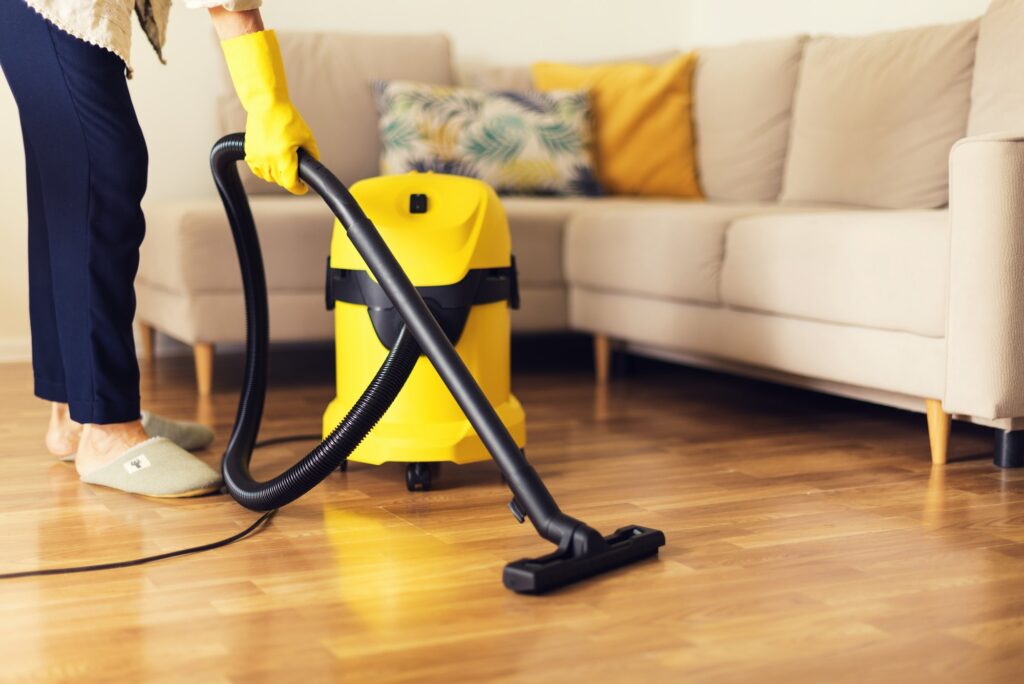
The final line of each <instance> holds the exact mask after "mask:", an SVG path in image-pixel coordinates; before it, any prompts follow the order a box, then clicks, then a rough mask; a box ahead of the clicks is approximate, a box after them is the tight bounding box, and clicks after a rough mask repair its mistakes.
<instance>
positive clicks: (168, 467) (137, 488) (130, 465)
mask: <svg viewBox="0 0 1024 684" xmlns="http://www.w3.org/2000/svg"><path fill="white" fill-rule="evenodd" d="M82 482H85V483H87V484H94V485H102V486H104V487H110V488H111V489H119V490H121V491H122V492H128V493H129V494H141V495H143V496H153V497H157V498H163V499H178V498H184V497H190V496H202V495H204V494H212V493H213V492H215V491H217V490H218V489H220V487H221V484H222V482H221V479H220V474H219V473H217V472H216V471H215V470H214V469H213V468H211V467H210V466H208V465H206V464H205V463H203V462H202V461H200V460H199V459H198V458H196V457H195V456H193V455H192V454H190V453H189V452H187V451H185V450H184V449H182V448H181V447H179V446H178V445H177V444H175V443H174V442H172V441H170V440H169V439H165V438H163V437H154V438H153V439H150V440H147V441H145V442H143V443H142V444H139V445H137V446H134V447H132V448H131V449H129V450H128V451H126V452H124V454H122V455H121V457H120V458H118V459H117V460H115V461H113V462H112V463H108V464H107V465H105V466H103V467H102V468H100V469H98V470H94V471H93V472H91V473H89V474H88V475H83V476H82Z"/></svg>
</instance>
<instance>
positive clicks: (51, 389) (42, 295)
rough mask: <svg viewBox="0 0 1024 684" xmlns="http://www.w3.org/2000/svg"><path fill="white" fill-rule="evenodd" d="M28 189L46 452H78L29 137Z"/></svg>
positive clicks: (35, 350)
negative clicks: (47, 411)
mask: <svg viewBox="0 0 1024 684" xmlns="http://www.w3.org/2000/svg"><path fill="white" fill-rule="evenodd" d="M23 142H24V148H25V186H26V190H27V196H28V261H29V276H28V277H29V322H30V324H31V328H32V371H33V376H34V378H35V394H36V396H37V397H39V398H40V399H45V400H47V401H49V402H51V405H50V423H49V426H48V427H47V430H46V448H47V449H48V450H49V451H50V453H51V454H53V455H55V456H66V455H68V454H73V453H74V452H75V451H76V450H77V449H78V441H79V438H80V437H81V433H82V425H81V424H80V423H76V422H74V421H73V420H71V412H70V410H69V408H68V404H67V401H68V396H67V390H66V389H65V385H64V362H63V360H62V359H61V354H60V344H59V340H58V333H57V312H56V310H55V308H54V304H53V283H52V279H51V275H50V274H51V269H50V243H49V237H48V234H47V230H46V215H45V213H44V210H43V196H42V188H41V185H40V180H39V170H38V169H37V168H36V162H35V156H34V154H33V152H32V145H31V143H30V142H29V140H28V138H27V137H25V138H24V141H23Z"/></svg>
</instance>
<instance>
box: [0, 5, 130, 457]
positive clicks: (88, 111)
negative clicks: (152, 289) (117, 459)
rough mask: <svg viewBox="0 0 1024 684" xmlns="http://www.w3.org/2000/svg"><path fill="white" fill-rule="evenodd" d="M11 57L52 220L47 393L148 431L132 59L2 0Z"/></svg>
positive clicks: (35, 199)
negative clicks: (127, 72)
mask: <svg viewBox="0 0 1024 684" xmlns="http://www.w3.org/2000/svg"><path fill="white" fill-rule="evenodd" d="M0 63H2V65H3V68H4V73H5V75H6V76H7V80H8V83H9V85H10V87H11V90H12V92H13V93H14V96H15V100H16V101H17V103H18V107H19V111H20V113H21V119H22V123H23V129H24V131H23V132H24V137H25V139H26V141H27V145H26V147H27V158H28V164H29V165H30V166H32V167H33V169H32V171H33V172H34V173H33V174H32V175H33V176H34V178H33V181H32V186H31V189H30V195H32V196H31V198H30V201H31V202H32V203H33V204H34V207H35V211H34V214H35V215H36V217H37V221H36V224H35V225H34V226H33V228H37V227H39V226H44V227H45V231H39V230H34V231H33V251H32V256H33V258H36V257H38V258H39V261H38V262H36V263H35V264H34V265H36V266H40V268H33V274H34V277H33V285H34V286H35V294H36V295H38V296H34V298H33V302H32V305H31V306H32V309H33V312H34V314H35V315H34V316H33V323H34V324H36V328H35V329H34V331H33V333H34V334H33V337H34V340H35V350H36V351H37V352H38V356H37V359H38V360H39V363H38V364H37V368H38V378H39V382H38V383H37V393H39V394H40V395H42V396H43V397H44V398H47V399H50V400H51V401H58V402H59V401H60V400H61V399H66V400H67V402H68V404H69V406H70V416H71V418H73V419H74V420H75V421H77V422H79V423H92V424H105V425H123V424H128V425H134V427H130V428H126V429H125V430H123V432H125V434H126V435H127V436H128V442H132V441H133V440H138V439H145V438H146V436H145V433H144V432H142V429H141V426H139V425H138V419H139V415H140V412H139V398H138V377H139V376H138V366H137V362H136V360H135V349H134V341H133V337H132V329H131V322H132V318H133V317H134V311H135V298H134V288H133V281H134V278H135V272H136V270H137V266H138V247H139V244H140V243H141V240H142V236H143V232H144V221H143V217H142V211H141V208H140V202H141V199H142V195H143V193H144V191H145V186H146V167H147V161H148V160H147V155H146V148H145V143H144V140H143V138H142V132H141V130H140V128H139V125H138V121H137V119H136V117H135V112H134V109H133V107H132V104H131V99H130V97H129V95H128V90H127V85H126V83H125V78H124V65H123V64H122V63H121V61H120V60H119V59H118V58H117V57H116V56H115V55H113V54H112V53H110V52H107V51H105V50H102V49H100V48H97V47H95V46H92V45H89V44H87V43H85V42H83V41H79V40H77V39H75V38H73V37H71V36H69V35H67V34H65V33H63V32H61V31H59V30H58V29H56V28H55V27H53V26H52V25H50V24H49V23H47V22H45V21H44V20H42V19H41V17H39V15H37V14H35V13H34V12H33V11H32V10H31V9H30V8H28V7H27V6H26V5H25V4H24V3H21V2H2V3H0ZM40 210H41V211H40ZM43 232H45V239H44V238H43V235H42V233H43ZM43 257H45V258H46V260H48V262H49V264H48V265H49V282H48V283H47V281H46V278H45V277H44V276H45V275H46V274H45V270H44V269H43V268H42V266H43V264H42V263H41V262H42V261H43V260H44V259H43ZM47 290H49V291H47ZM47 300H48V301H47ZM55 346H56V347H58V348H59V350H60V358H59V359H55V358H54V356H53V354H52V351H53V349H54V347H55ZM58 369H59V370H58ZM61 374H62V375H63V377H61ZM61 390H63V392H62V391H61ZM100 441H104V442H109V441H111V440H109V439H104V440H100ZM113 441H114V442H117V441H118V440H113ZM122 441H123V440H122Z"/></svg>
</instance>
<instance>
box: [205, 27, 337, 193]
mask: <svg viewBox="0 0 1024 684" xmlns="http://www.w3.org/2000/svg"><path fill="white" fill-rule="evenodd" d="M221 47H222V48H223V50H224V57H225V59H226V60H227V63H228V71H230V72H231V81H232V83H234V85H235V92H237V93H238V99H239V100H240V101H241V103H242V107H243V108H245V112H246V115H247V118H246V123H245V161H246V163H247V164H248V165H249V168H250V169H252V172H253V173H254V174H256V175H257V176H259V177H260V178H262V179H263V180H265V181H267V182H270V183H276V184H277V185H280V186H281V187H282V188H284V189H285V190H287V191H288V192H290V193H293V194H296V195H302V194H304V193H305V192H306V190H307V188H306V184H305V183H303V182H302V181H301V180H299V159H298V149H299V148H300V147H301V148H303V149H305V150H306V151H307V152H309V153H310V154H311V155H313V156H314V157H316V158H317V159H319V158H320V152H319V150H318V149H317V146H316V140H315V139H314V138H313V133H312V131H310V130H309V126H307V125H306V122H305V120H304V119H303V118H302V115H301V114H299V112H298V110H297V109H295V105H293V104H292V101H291V98H290V97H289V96H288V82H287V80H286V78H285V73H284V64H283V63H282V61H281V49H280V47H279V46H278V43H277V36H276V35H275V34H274V32H273V31H258V32H256V33H247V34H245V35H242V36H238V37H237V38H230V39H228V40H225V41H222V42H221Z"/></svg>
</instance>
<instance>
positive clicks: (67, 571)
mask: <svg viewBox="0 0 1024 684" xmlns="http://www.w3.org/2000/svg"><path fill="white" fill-rule="evenodd" d="M314 440H315V441H320V435H318V434H308V435H288V436H285V437H273V438H271V439H266V440H264V441H262V442H257V443H256V445H255V446H254V448H255V449H259V448H262V447H269V446H276V445H278V444H288V443H290V442H309V441H314ZM277 510H278V509H276V508H275V509H273V510H270V511H267V512H266V513H264V514H263V515H261V516H260V517H259V518H257V519H256V522H254V523H253V524H251V525H249V526H248V527H247V528H245V529H244V530H242V531H241V532H239V533H238V534H233V535H231V536H230V537H227V538H225V539H219V540H217V541H214V542H210V543H209V544H202V545H200V546H190V547H188V548H186V549H178V550H177V551H168V552H166V553H160V554H157V555H155V556H146V557H144V558H135V559H132V560H125V561H114V562H112V563H98V564H95V565H76V566H71V567H67V568H49V569H46V570H25V571H23V572H8V573H4V574H0V580H11V579H22V578H25V577H48V576H51V575H73V574H75V573H79V572H98V571H100V570H115V569H117V568H130V567H133V566H136V565H147V564H149V563H155V562H156V561H162V560H167V559H168V558H177V557H179V556H188V555H191V554H193V553H202V552H203V551H212V550H214V549H220V548H223V547H225V546H228V545H230V544H234V543H235V542H238V541H242V540H243V539H245V538H246V537H249V536H251V535H253V534H255V533H256V532H257V531H259V530H260V529H261V528H263V527H264V526H265V525H266V524H267V523H269V522H270V519H271V518H273V517H274V514H275V513H277Z"/></svg>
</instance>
